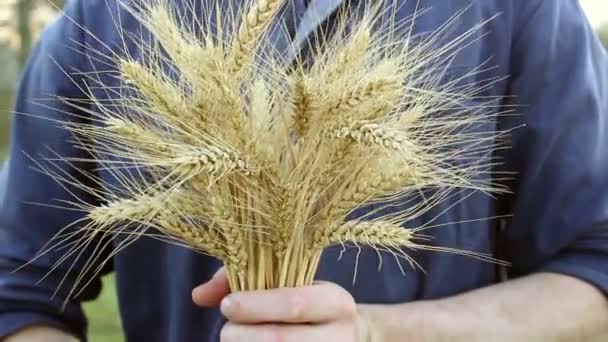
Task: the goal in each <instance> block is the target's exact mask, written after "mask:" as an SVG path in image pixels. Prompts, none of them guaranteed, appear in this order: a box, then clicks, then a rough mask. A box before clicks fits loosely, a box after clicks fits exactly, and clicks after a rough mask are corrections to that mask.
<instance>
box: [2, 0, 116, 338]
mask: <svg viewBox="0 0 608 342" xmlns="http://www.w3.org/2000/svg"><path fill="white" fill-rule="evenodd" d="M66 6H67V7H66V10H65V12H66V13H65V14H64V15H62V16H60V17H59V19H58V20H56V21H55V22H53V23H52V24H51V25H50V27H49V28H48V29H46V30H45V32H44V33H43V35H42V37H41V39H40V42H39V43H38V45H37V46H36V47H35V48H34V49H33V51H32V53H31V56H30V59H29V62H28V64H27V67H26V69H25V71H24V74H23V77H22V80H21V82H20V85H19V87H18V90H17V93H16V101H15V106H14V109H15V113H18V114H15V115H13V116H12V124H11V139H10V144H11V145H10V156H9V158H8V160H6V161H5V163H4V165H3V167H2V169H1V171H0V339H2V337H3V336H7V335H9V334H11V333H12V332H15V331H17V330H19V329H21V328H23V327H26V326H28V325H32V324H45V325H50V326H55V327H59V328H61V329H65V330H66V331H68V332H71V333H73V334H74V335H76V336H79V337H80V338H81V339H82V340H85V339H86V336H85V335H86V319H85V316H84V314H83V311H82V308H81V305H80V302H81V301H84V300H88V299H92V298H94V297H96V296H97V294H98V293H99V291H100V288H101V282H100V280H99V279H98V278H97V277H93V278H92V281H91V282H90V283H89V285H88V286H86V288H85V289H84V290H83V291H82V292H81V293H80V294H79V295H78V296H77V297H75V298H72V296H68V293H69V291H70V290H71V289H72V288H73V287H74V284H75V282H76V279H77V276H78V275H80V273H81V271H82V270H83V262H84V261H85V260H87V259H88V257H89V256H91V255H93V254H92V251H90V250H86V249H85V250H84V251H83V253H82V254H81V255H80V256H79V257H78V259H77V261H76V262H75V261H74V259H67V260H65V262H63V263H60V264H59V267H58V268H57V269H55V270H54V271H53V272H51V273H49V272H50V271H51V269H52V267H53V266H55V265H56V264H58V261H59V260H60V259H59V258H60V257H61V256H63V255H64V254H65V253H66V249H64V250H62V251H57V252H50V253H47V254H44V255H43V256H42V257H39V258H37V259H35V262H33V263H31V264H30V265H28V266H26V267H24V268H22V269H20V270H18V271H15V269H16V268H18V267H20V266H22V265H23V264H24V263H26V262H29V261H31V260H33V259H34V257H35V256H36V255H37V254H38V252H39V251H41V250H42V249H43V247H44V246H45V244H46V243H47V242H49V241H50V240H51V238H52V237H53V236H55V235H56V234H57V233H58V232H59V231H60V230H61V229H62V228H64V227H67V226H68V225H69V224H71V223H73V222H75V221H77V220H79V219H81V218H82V213H80V212H77V211H73V210H72V211H69V210H61V209H56V208H53V207H51V206H50V205H53V204H55V205H61V203H60V202H57V200H71V201H73V200H74V196H76V197H78V198H80V199H82V200H83V201H87V202H89V203H93V202H94V201H93V199H92V198H90V197H91V196H90V195H88V194H87V193H84V192H82V191H78V189H70V188H69V187H65V186H62V185H61V184H59V183H57V182H55V181H53V180H52V178H51V177H50V176H48V175H45V174H44V173H41V172H39V171H37V170H35V166H36V165H35V163H34V162H33V161H32V160H36V161H38V162H39V163H43V166H48V165H45V164H44V163H45V159H44V158H48V157H53V154H52V153H50V151H54V152H53V153H56V154H57V155H59V156H64V157H66V156H67V157H74V158H79V157H83V151H82V150H80V149H77V148H75V147H74V146H73V145H72V143H71V142H70V140H71V139H73V137H72V136H71V135H70V133H68V132H67V131H66V130H64V129H62V128H59V127H58V122H65V121H71V122H74V121H76V120H86V114H85V112H84V111H77V110H74V108H73V107H72V106H69V105H66V104H65V103H64V102H62V101H60V100H58V99H57V97H62V98H67V99H74V98H80V99H82V98H84V94H83V92H82V91H81V89H82V87H83V84H82V83H83V80H82V79H79V78H78V75H82V74H79V73H76V72H75V71H76V70H78V71H86V68H85V66H86V63H85V61H84V57H83V49H84V48H83V47H82V46H83V41H84V38H83V37H84V35H85V33H84V31H83V30H82V29H81V28H79V26H81V25H83V23H82V22H81V20H82V13H81V10H82V9H81V7H83V5H82V4H81V2H80V1H68V3H67V5H66ZM68 113H71V114H75V115H69V114H68ZM57 165H59V169H58V170H57V171H58V172H60V173H61V174H62V175H64V176H65V177H67V178H69V177H73V178H74V179H78V178H79V177H80V178H82V176H81V174H80V173H79V172H76V171H75V170H74V169H72V168H70V167H68V166H67V164H65V165H64V164H61V163H60V164H57ZM79 167H81V168H85V171H91V172H92V170H86V167H87V165H79ZM90 167H91V168H92V166H90ZM35 203H38V204H35ZM67 232H69V231H66V233H67ZM105 271H107V269H106V270H104V272H105ZM47 274H48V276H47ZM88 280H89V278H87V281H88ZM80 289H81V288H79V290H80ZM68 297H70V299H69V300H67V301H66V299H67V298H68Z"/></svg>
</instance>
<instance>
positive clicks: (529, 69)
mask: <svg viewBox="0 0 608 342" xmlns="http://www.w3.org/2000/svg"><path fill="white" fill-rule="evenodd" d="M518 6H519V7H520V8H519V9H518V11H517V16H516V19H514V21H515V22H514V27H515V31H516V32H515V34H514V37H513V40H512V42H504V43H505V44H512V59H511V67H510V70H511V72H512V75H510V91H509V95H510V98H511V100H509V101H508V104H509V105H512V106H513V105H514V106H515V109H516V111H517V112H518V113H520V114H521V115H519V116H509V117H506V118H504V119H503V120H502V125H503V127H502V128H504V129H510V128H513V127H516V126H520V125H522V124H523V125H524V127H522V128H517V129H515V130H514V131H513V134H512V141H511V143H512V145H511V148H510V149H509V150H507V151H506V152H503V153H504V154H503V155H501V157H502V158H504V160H503V161H504V165H505V167H506V168H507V169H508V170H507V171H515V172H516V173H517V175H516V176H515V178H516V180H515V181H514V183H513V184H512V186H513V193H514V194H513V196H510V197H509V198H507V199H506V201H504V202H503V203H504V204H505V206H504V208H505V211H507V212H508V213H510V214H512V215H513V216H512V219H510V220H508V223H507V226H506V229H505V234H504V236H505V241H504V242H505V244H504V246H505V251H506V256H507V258H508V259H509V260H510V261H511V262H512V267H511V268H510V275H511V276H513V277H516V276H521V275H525V274H529V273H531V272H542V271H546V272H556V273H561V274H566V275H570V276H573V277H576V278H579V279H582V280H584V281H587V282H589V283H591V284H593V285H595V286H597V287H598V288H599V289H600V290H602V291H604V293H606V294H608V233H607V232H608V116H607V115H608V113H607V109H608V77H607V76H608V73H607V71H608V59H607V56H606V53H605V50H604V49H603V47H602V46H601V44H600V42H599V40H598V38H597V36H596V35H595V33H594V31H593V29H592V28H591V27H590V25H589V23H588V22H587V20H586V18H585V15H584V14H583V11H582V9H581V7H580V5H579V3H578V1H576V0H563V1H543V0H536V1H525V2H524V1H522V2H520V3H518ZM510 108H513V107H510Z"/></svg>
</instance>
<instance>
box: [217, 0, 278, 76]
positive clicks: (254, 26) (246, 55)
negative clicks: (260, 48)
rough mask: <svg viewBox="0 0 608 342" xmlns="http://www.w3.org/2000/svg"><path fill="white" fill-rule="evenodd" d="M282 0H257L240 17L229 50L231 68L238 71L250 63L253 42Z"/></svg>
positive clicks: (253, 46) (255, 41)
mask: <svg viewBox="0 0 608 342" xmlns="http://www.w3.org/2000/svg"><path fill="white" fill-rule="evenodd" d="M283 2H284V0H258V1H256V2H254V3H253V4H252V5H251V8H250V9H249V11H248V12H247V13H246V14H245V15H244V16H243V18H242V19H241V25H240V27H239V31H238V33H237V36H236V39H235V40H234V42H233V46H232V49H231V52H230V55H229V56H230V57H231V61H232V62H231V66H232V67H231V70H232V72H233V73H238V72H239V71H240V70H241V69H242V68H243V67H244V66H245V65H247V64H248V63H251V61H252V60H253V56H255V53H254V50H255V44H256V43H257V42H258V40H259V39H260V36H261V35H262V34H263V33H264V31H265V29H266V28H267V27H268V25H269V24H270V22H271V20H272V18H273V17H274V16H275V14H276V13H277V12H278V10H279V8H280V7H281V5H282V4H283Z"/></svg>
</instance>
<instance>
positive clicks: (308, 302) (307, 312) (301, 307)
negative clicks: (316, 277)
mask: <svg viewBox="0 0 608 342" xmlns="http://www.w3.org/2000/svg"><path fill="white" fill-rule="evenodd" d="M220 308H221V310H222V313H223V314H224V316H226V318H227V319H228V320H229V321H232V322H233V323H248V324H253V323H268V322H273V323H322V322H329V321H333V320H339V319H350V318H352V317H354V316H356V314H357V306H356V304H355V302H354V300H353V298H352V296H351V295H350V294H349V293H348V292H346V290H344V289H343V288H341V287H339V286H337V285H335V284H330V283H325V284H319V285H313V286H307V287H301V288H281V289H273V290H266V291H251V292H237V293H233V294H230V295H229V296H227V297H225V298H224V299H223V300H222V303H221V305H220Z"/></svg>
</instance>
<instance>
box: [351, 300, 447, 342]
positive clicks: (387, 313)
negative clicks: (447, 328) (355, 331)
mask: <svg viewBox="0 0 608 342" xmlns="http://www.w3.org/2000/svg"><path fill="white" fill-rule="evenodd" d="M359 313H360V316H361V317H362V318H361V319H362V320H363V322H364V323H363V326H364V329H365V330H364V333H365V335H363V336H365V337H366V338H367V340H366V339H363V340H362V341H363V342H393V341H395V342H397V341H404V340H414V341H420V342H426V341H428V342H435V341H441V339H439V338H438V337H440V336H439V333H437V331H439V330H443V329H442V328H440V327H439V325H440V324H443V323H442V322H443V321H444V319H443V318H441V319H438V318H439V316H442V317H443V316H444V314H439V307H435V305H434V302H426V301H421V302H412V303H407V304H388V305H359Z"/></svg>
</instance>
